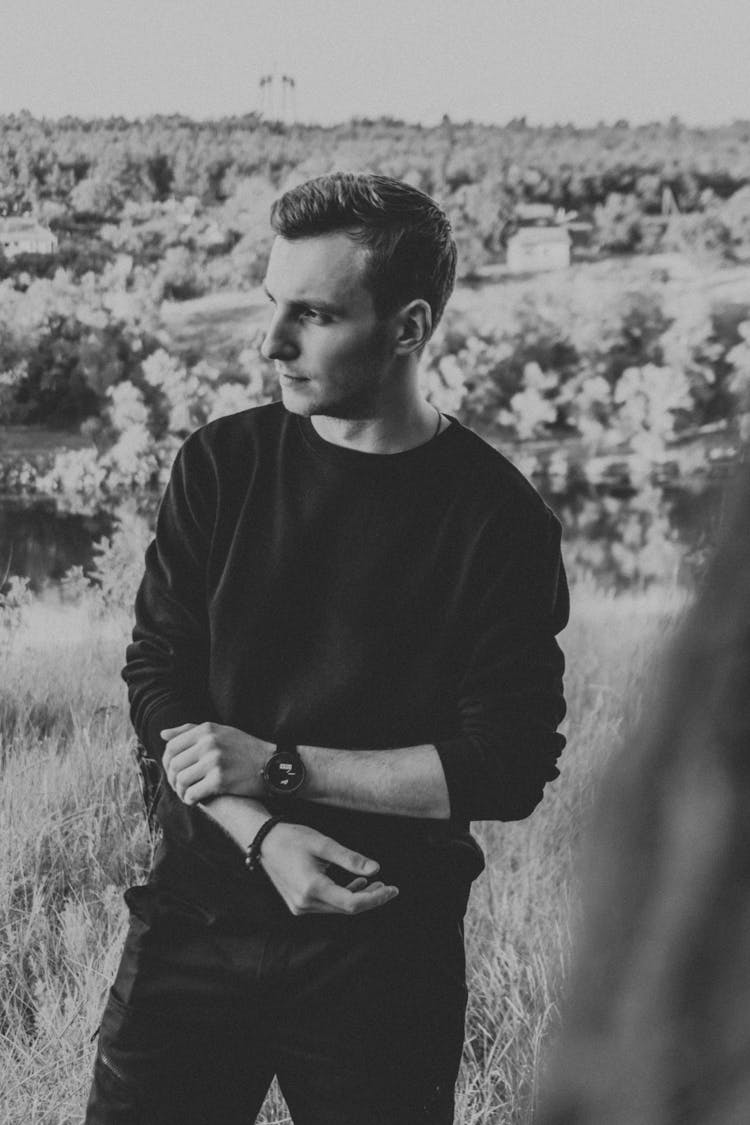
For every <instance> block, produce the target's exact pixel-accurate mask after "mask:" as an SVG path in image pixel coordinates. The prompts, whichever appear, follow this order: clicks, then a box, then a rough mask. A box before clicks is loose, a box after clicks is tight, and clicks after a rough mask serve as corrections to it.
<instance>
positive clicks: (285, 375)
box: [276, 368, 308, 383]
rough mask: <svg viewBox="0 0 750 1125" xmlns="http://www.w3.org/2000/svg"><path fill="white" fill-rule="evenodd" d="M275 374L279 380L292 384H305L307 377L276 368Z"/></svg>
mask: <svg viewBox="0 0 750 1125" xmlns="http://www.w3.org/2000/svg"><path fill="white" fill-rule="evenodd" d="M276 374H277V375H278V376H279V378H280V379H290V380H291V381H292V382H294V383H306V382H307V381H308V378H307V375H295V374H293V372H291V371H284V369H283V368H277V369H276Z"/></svg>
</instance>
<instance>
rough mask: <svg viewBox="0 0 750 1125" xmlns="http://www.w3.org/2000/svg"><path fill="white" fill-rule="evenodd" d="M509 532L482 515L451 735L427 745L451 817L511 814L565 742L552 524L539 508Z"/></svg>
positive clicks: (517, 815) (559, 582) (556, 529)
mask: <svg viewBox="0 0 750 1125" xmlns="http://www.w3.org/2000/svg"><path fill="white" fill-rule="evenodd" d="M529 517H530V518H528V520H527V521H525V522H524V525H523V526H522V527H516V529H515V530H514V531H513V533H512V534H510V535H509V533H508V528H507V524H506V523H505V521H504V520H503V519H502V518H500V517H498V518H496V519H495V520H492V521H489V523H488V526H487V528H486V529H485V533H484V535H483V542H482V544H481V547H480V549H479V550H478V552H477V558H476V559H475V561H474V564H473V567H472V570H473V582H474V583H475V584H476V588H477V590H478V591H480V593H479V596H478V598H477V601H476V604H475V609H474V612H473V613H472V614H471V615H470V617H469V620H468V621H467V626H466V627H467V633H466V636H467V643H466V646H465V651H466V652H467V653H468V654H469V655H468V659H467V660H466V664H465V666H464V667H463V668H462V669H459V675H460V682H459V690H458V709H459V713H460V728H461V729H460V732H459V733H458V735H456V736H455V737H452V738H448V739H445V740H439V741H438V742H437V743H436V746H437V750H438V753H439V755H440V759H441V762H442V765H443V770H444V772H445V777H446V782H447V785H448V793H449V797H450V804H451V816H452V817H454V818H456V819H458V820H459V821H468V820H518V819H522V818H523V817H525V816H528V815H529V813H531V812H532V810H533V809H534V808H535V807H536V805H537V804H538V803H539V801H540V800H541V797H542V792H543V789H544V785H545V783H546V782H547V781H550V780H552V779H554V778H555V777H557V776H558V772H559V771H558V770H557V768H556V765H555V762H556V759H557V757H558V756H559V754H560V751H561V750H562V748H563V746H564V745H565V739H564V737H563V736H562V735H561V734H558V733H557V726H558V724H559V723H560V722H561V721H562V719H563V717H564V715H565V702H564V698H563V693H562V674H563V669H564V659H563V655H562V652H561V651H560V648H559V646H558V644H557V641H556V639H555V636H556V634H557V633H558V632H559V631H560V630H561V629H563V628H564V626H565V624H566V623H567V620H568V612H569V597H568V587H567V582H566V578H565V571H564V567H563V564H562V559H561V555H560V525H559V523H558V521H557V519H556V518H555V517H554V516H553V515H552V513H551V512H550V511H549V510H548V509H546V508H544V509H542V518H541V519H539V518H536V514H535V513H533V514H531V513H530V514H529Z"/></svg>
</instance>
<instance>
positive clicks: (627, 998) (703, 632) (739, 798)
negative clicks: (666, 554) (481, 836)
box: [536, 463, 750, 1125]
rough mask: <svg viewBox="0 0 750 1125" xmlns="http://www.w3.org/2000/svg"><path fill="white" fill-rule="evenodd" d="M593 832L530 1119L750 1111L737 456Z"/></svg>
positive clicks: (632, 1118) (745, 490)
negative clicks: (685, 607) (558, 1016)
mask: <svg viewBox="0 0 750 1125" xmlns="http://www.w3.org/2000/svg"><path fill="white" fill-rule="evenodd" d="M657 698H658V703H657V704H656V706H655V707H653V708H652V709H651V712H650V713H649V714H646V715H645V716H644V718H643V720H642V721H641V723H640V729H639V730H638V731H636V732H635V734H634V735H633V736H631V738H630V739H629V740H628V743H627V745H626V747H625V749H624V752H622V753H620V754H619V755H618V757H617V760H616V762H615V764H614V767H613V768H612V770H611V772H610V774H609V776H608V778H607V781H606V782H605V785H604V788H603V792H602V794H601V797H600V799H599V804H598V808H597V811H596V815H595V818H594V824H593V825H592V831H591V835H590V839H589V854H588V861H587V864H586V866H585V871H584V875H583V886H584V912H583V925H582V929H581V932H580V933H579V938H578V942H577V946H576V953H575V963H574V967H573V972H572V978H571V983H570V988H569V993H568V1002H567V1004H566V1006H565V1007H564V1009H563V1014H562V1032H561V1037H560V1041H559V1044H558V1050H557V1052H556V1054H555V1056H554V1058H553V1061H552V1063H551V1067H550V1072H549V1075H548V1081H547V1084H546V1097H545V1098H543V1099H542V1110H541V1112H540V1114H539V1116H538V1118H537V1119H536V1123H537V1125H672V1123H674V1125H693V1123H695V1125H698V1123H700V1125H708V1123H710V1125H730V1123H731V1125H744V1123H745V1122H748V1121H750V466H748V464H747V463H746V464H745V465H744V467H743V470H742V476H741V478H740V479H739V480H738V481H737V483H736V487H735V493H734V496H733V504H732V506H731V515H730V516H729V518H728V519H727V520H726V522H725V525H724V528H723V533H722V535H721V537H720V542H719V544H718V547H717V551H716V554H715V556H714V558H713V560H712V562H711V564H710V565H709V568H708V571H707V574H706V578H705V583H704V587H703V589H702V592H701V594H700V596H699V598H698V601H697V603H696V605H695V606H694V608H693V609H692V611H691V612H690V614H689V616H688V619H687V620H686V622H685V624H684V626H683V627H682V628H681V630H680V632H679V634H678V636H677V637H676V640H675V642H674V643H673V645H672V646H671V650H670V652H669V655H668V660H667V662H666V671H665V673H664V675H663V677H662V679H661V683H660V685H659V692H658V696H657Z"/></svg>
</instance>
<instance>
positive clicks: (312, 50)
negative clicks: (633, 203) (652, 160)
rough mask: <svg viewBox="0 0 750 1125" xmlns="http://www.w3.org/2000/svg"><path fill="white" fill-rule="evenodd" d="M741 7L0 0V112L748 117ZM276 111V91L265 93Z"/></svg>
mask: <svg viewBox="0 0 750 1125" xmlns="http://www.w3.org/2000/svg"><path fill="white" fill-rule="evenodd" d="M749 58H750V0H364V2H362V0H262V2H259V0H65V2H61V0H0V114H3V113H12V112H18V111H19V110H21V109H28V110H30V111H31V112H32V113H33V114H34V115H36V116H46V117H61V116H64V115H66V114H73V115H78V116H83V117H93V116H109V115H122V116H124V117H129V118H133V117H144V116H147V115H149V114H152V113H183V114H187V115H189V116H191V117H195V118H211V117H218V116H222V115H229V114H242V113H247V112H250V111H253V110H259V109H261V108H262V107H261V101H260V89H259V80H260V78H261V76H263V75H264V74H274V75H276V76H277V84H276V89H277V90H279V91H280V89H281V84H280V82H279V81H278V78H279V77H280V76H281V75H282V74H287V75H289V76H292V77H293V78H294V79H295V83H296V118H297V120H300V121H317V122H322V123H324V124H331V123H333V122H336V121H342V120H347V119H348V118H350V117H353V116H360V117H378V116H381V115H390V116H393V117H399V118H404V119H405V120H407V121H421V122H422V123H424V124H426V125H429V124H432V123H434V122H436V121H439V120H440V119H441V117H442V116H443V114H445V113H447V114H449V116H450V117H451V118H452V119H453V120H454V121H465V120H468V119H473V120H475V121H482V122H498V123H504V122H507V121H509V120H510V119H511V118H513V117H521V116H525V117H526V118H527V120H528V121H529V123H530V124H550V123H553V122H560V123H564V122H568V121H571V122H573V123H575V124H578V125H588V124H594V123H596V122H597V121H600V120H602V121H607V122H614V121H616V120H619V119H621V118H625V119H627V120H629V121H630V122H631V124H635V123H640V122H645V121H663V120H666V119H667V118H668V117H670V116H671V115H672V114H676V115H678V116H679V117H681V118H682V120H683V121H685V122H687V123H690V124H706V125H711V124H718V123H721V122H729V121H732V120H734V119H737V118H745V119H750V77H748V75H749V68H748V59H749ZM278 104H280V98H279V103H278Z"/></svg>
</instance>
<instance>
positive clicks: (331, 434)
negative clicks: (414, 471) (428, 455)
mask: <svg viewBox="0 0 750 1125" xmlns="http://www.w3.org/2000/svg"><path fill="white" fill-rule="evenodd" d="M310 421H311V422H312V425H313V426H314V428H315V430H316V432H317V433H318V435H319V436H320V437H322V438H323V439H324V441H330V442H331V443H332V444H333V445H341V446H344V447H346V448H348V449H356V450H358V451H359V452H360V453H403V452H404V451H405V450H407V449H413V448H414V447H415V446H417V445H424V443H425V442H427V441H429V440H430V438H432V437H434V436H435V435H436V434H437V433H438V430H439V428H440V421H442V420H441V417H440V414H439V412H438V410H437V408H436V407H434V406H432V405H431V404H430V403H428V402H427V401H426V400H425V399H419V400H418V401H417V402H415V403H414V404H413V406H412V408H411V409H410V410H404V409H403V408H400V409H399V412H398V413H394V412H390V411H389V412H387V413H383V414H381V415H378V416H376V417H373V418H333V417H330V416H329V415H327V414H313V415H312V417H311V419H310Z"/></svg>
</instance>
